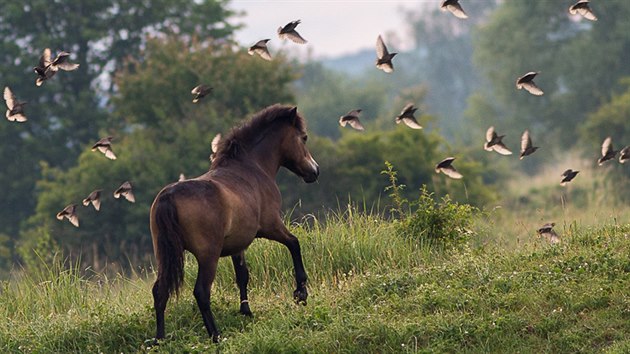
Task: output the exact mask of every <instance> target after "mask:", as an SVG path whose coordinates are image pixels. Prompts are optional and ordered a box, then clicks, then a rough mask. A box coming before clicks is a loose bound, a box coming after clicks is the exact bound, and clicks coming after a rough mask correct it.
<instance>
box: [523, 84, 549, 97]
mask: <svg viewBox="0 0 630 354" xmlns="http://www.w3.org/2000/svg"><path fill="white" fill-rule="evenodd" d="M521 87H522V88H524V89H525V90H527V92H529V93H531V94H532V95H535V96H542V95H543V93H544V92H543V90H541V89H540V87H538V86H536V84H535V83H534V82H533V81H528V82H523V83H521Z"/></svg>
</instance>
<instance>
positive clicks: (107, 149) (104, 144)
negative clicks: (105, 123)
mask: <svg viewBox="0 0 630 354" xmlns="http://www.w3.org/2000/svg"><path fill="white" fill-rule="evenodd" d="M112 139H114V137H111V136H108V137H106V138H103V139H101V140H99V141H97V142H96V144H94V145H92V151H96V150H98V151H100V152H102V153H103V154H105V157H107V158H108V159H110V160H116V155H115V154H114V151H113V150H112Z"/></svg>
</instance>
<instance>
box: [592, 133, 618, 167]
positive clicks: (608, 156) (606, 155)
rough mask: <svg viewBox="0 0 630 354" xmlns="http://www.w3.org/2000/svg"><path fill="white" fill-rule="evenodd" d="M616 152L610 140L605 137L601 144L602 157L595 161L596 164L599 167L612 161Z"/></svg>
mask: <svg viewBox="0 0 630 354" xmlns="http://www.w3.org/2000/svg"><path fill="white" fill-rule="evenodd" d="M618 152H619V151H616V150H615V149H613V144H612V138H611V137H607V138H606V139H604V142H603V143H602V157H600V158H599V159H598V160H597V164H598V165H599V166H601V165H602V164H603V163H604V162H606V161H608V160H612V159H614V158H615V157H617V153H618Z"/></svg>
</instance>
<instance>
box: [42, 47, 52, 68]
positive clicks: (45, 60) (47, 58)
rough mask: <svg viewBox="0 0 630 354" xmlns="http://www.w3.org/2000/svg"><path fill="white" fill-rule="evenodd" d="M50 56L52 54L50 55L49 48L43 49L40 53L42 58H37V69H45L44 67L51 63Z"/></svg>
mask: <svg viewBox="0 0 630 354" xmlns="http://www.w3.org/2000/svg"><path fill="white" fill-rule="evenodd" d="M51 56H52V54H51V53H50V48H45V49H44V51H43V52H42V56H41V57H39V67H40V68H42V69H46V67H48V66H49V65H50V64H51V63H52V59H51Z"/></svg>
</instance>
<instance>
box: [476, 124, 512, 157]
mask: <svg viewBox="0 0 630 354" xmlns="http://www.w3.org/2000/svg"><path fill="white" fill-rule="evenodd" d="M504 137H505V135H497V133H496V132H495V131H494V126H491V127H490V128H488V130H487V131H486V142H485V144H483V148H484V150H486V151H492V150H494V151H496V152H498V153H499V154H501V155H512V151H510V150H509V149H508V148H507V147H506V146H505V144H504V143H503V138H504Z"/></svg>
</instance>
